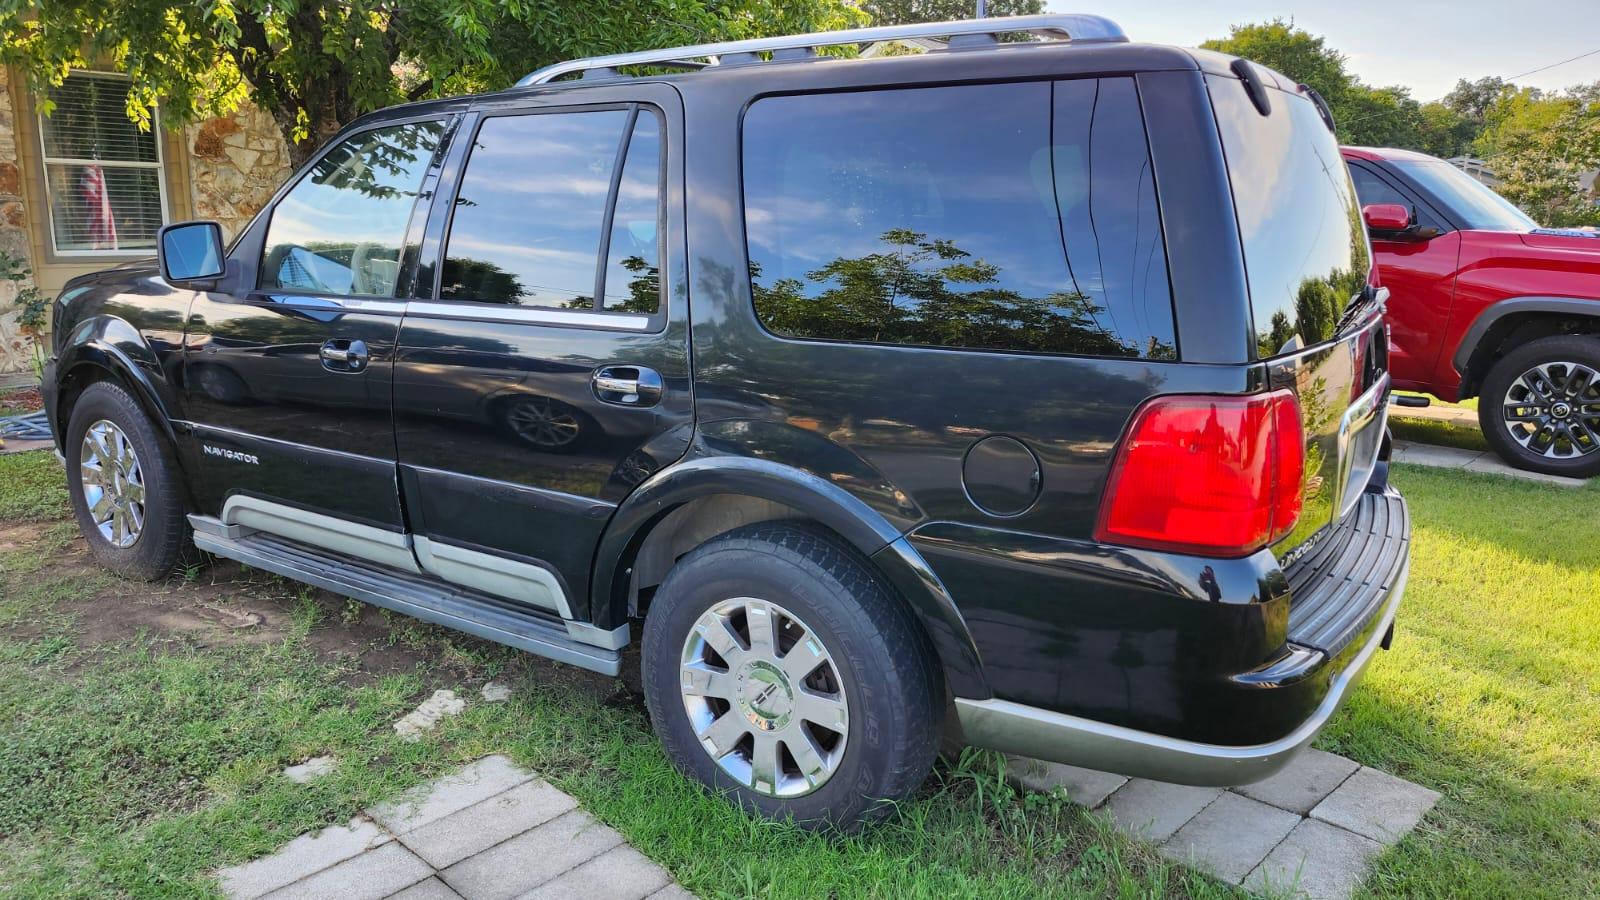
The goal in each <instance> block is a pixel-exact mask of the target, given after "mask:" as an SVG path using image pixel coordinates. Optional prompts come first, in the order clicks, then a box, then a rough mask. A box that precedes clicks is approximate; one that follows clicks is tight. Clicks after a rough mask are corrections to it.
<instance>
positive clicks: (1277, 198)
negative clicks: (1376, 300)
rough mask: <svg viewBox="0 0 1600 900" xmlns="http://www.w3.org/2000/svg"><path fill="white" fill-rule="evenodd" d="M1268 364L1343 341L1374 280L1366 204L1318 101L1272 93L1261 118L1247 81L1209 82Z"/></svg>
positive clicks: (1261, 349) (1217, 79)
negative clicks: (1343, 319)
mask: <svg viewBox="0 0 1600 900" xmlns="http://www.w3.org/2000/svg"><path fill="white" fill-rule="evenodd" d="M1206 80H1207V82H1208V84H1209V86H1210V89H1211V103H1212V106H1213V107H1214V108H1215V110H1216V114H1217V126H1218V128H1219V129H1220V130H1221V132H1222V149H1223V152H1224V154H1225V155H1226V156H1227V159H1228V176H1229V179H1230V180H1231V181H1232V182H1233V204H1234V208H1235V211H1236V213H1237V215H1238V218H1239V236H1240V238H1241V239H1242V240H1243V242H1244V263H1245V269H1246V273H1247V276H1248V280H1249V284H1250V305H1251V308H1252V310H1253V312H1254V315H1255V326H1256V344H1257V348H1258V351H1259V353H1260V355H1261V356H1262V357H1270V356H1277V355H1279V354H1280V353H1288V352H1293V351H1294V350H1296V349H1298V348H1301V347H1309V346H1312V345H1315V344H1320V343H1322V342H1323V341H1326V340H1328V339H1330V338H1332V337H1333V333H1334V329H1335V327H1336V326H1337V325H1338V322H1339V317H1340V316H1341V315H1342V314H1343V313H1344V310H1345V307H1347V306H1348V305H1349V304H1350V302H1351V301H1352V300H1353V299H1354V298H1355V297H1357V296H1358V295H1359V294H1360V293H1361V291H1362V289H1363V288H1364V287H1365V286H1366V283H1367V271H1368V269H1369V268H1370V265H1371V258H1370V256H1369V253H1368V249H1367V237H1366V228H1365V226H1364V225H1363V224H1362V221H1361V207H1360V206H1359V205H1358V204H1357V202H1356V194H1355V189H1354V188H1353V187H1352V186H1351V184H1350V175H1349V172H1348V171H1347V170H1346V168H1345V163H1344V159H1343V157H1341V156H1340V154H1339V145H1338V143H1337V142H1336V141H1335V140H1334V137H1333V134H1332V133H1331V132H1329V131H1328V129H1327V126H1325V125H1323V123H1322V118H1321V117H1320V116H1319V115H1317V109H1316V107H1315V106H1313V105H1312V104H1311V101H1310V100H1307V99H1305V98H1303V97H1297V96H1293V95H1290V94H1286V93H1284V92H1282V91H1277V90H1272V91H1270V93H1271V96H1272V114H1271V115H1268V116H1263V115H1261V114H1260V113H1258V112H1256V108H1255V106H1254V105H1252V104H1251V102H1250V98H1249V96H1248V95H1247V94H1246V93H1245V90H1244V88H1243V87H1242V86H1241V85H1240V83H1239V81H1238V80H1237V79H1233V78H1223V77H1217V76H1208V77H1207V79H1206Z"/></svg>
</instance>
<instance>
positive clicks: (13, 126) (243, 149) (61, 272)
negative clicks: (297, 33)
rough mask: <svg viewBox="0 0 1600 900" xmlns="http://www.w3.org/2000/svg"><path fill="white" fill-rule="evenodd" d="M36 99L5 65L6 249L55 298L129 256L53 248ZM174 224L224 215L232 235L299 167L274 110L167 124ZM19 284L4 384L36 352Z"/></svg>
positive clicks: (12, 292) (1, 225)
mask: <svg viewBox="0 0 1600 900" xmlns="http://www.w3.org/2000/svg"><path fill="white" fill-rule="evenodd" d="M34 117H35V112H34V109H33V101H32V98H31V97H29V96H28V94H27V91H26V88H25V85H24V84H23V83H22V82H21V81H20V79H19V78H18V76H17V75H16V73H14V72H12V71H11V70H10V69H9V68H8V67H5V66H0V249H3V250H4V251H5V252H7V253H9V254H11V256H12V257H13V258H17V259H21V260H22V261H23V262H24V263H25V264H26V265H27V266H28V268H29V269H31V270H32V272H33V281H34V282H35V283H37V285H38V287H39V289H40V290H41V291H43V292H44V293H45V294H46V295H47V296H49V297H54V296H55V295H56V294H57V293H59V292H60V291H61V288H62V286H63V285H65V284H66V282H67V281H68V280H69V279H71V278H73V277H74V276H77V275H80V274H83V273H86V272H93V271H96V270H98V269H104V268H108V267H110V266H114V265H117V264H119V263H125V262H127V261H128V260H127V257H125V256H124V257H115V256H113V257H107V258H104V259H99V258H95V257H84V256H73V257H71V258H61V257H56V256H53V255H52V254H51V252H50V251H49V248H50V246H51V243H50V236H49V233H48V231H49V227H50V226H49V216H48V212H47V207H46V205H45V200H44V177H43V172H42V167H41V163H40V160H39V148H38V142H39V136H38V128H37V125H36V124H35V118H34ZM161 157H162V162H163V166H162V168H163V176H164V177H165V180H166V197H167V208H166V210H165V214H166V220H167V221H168V222H180V221H183V220H185V219H196V218H198V219H215V220H216V221H217V222H219V223H221V225H222V231H223V235H224V237H225V238H227V239H231V238H232V237H233V236H234V235H235V234H237V233H238V231H239V230H240V229H241V228H243V227H244V226H245V225H246V224H247V223H248V222H249V221H250V217H251V216H253V215H255V214H256V212H258V211H259V210H260V209H261V208H262V207H263V206H265V205H266V204H267V201H268V200H270V199H271V198H272V194H273V192H274V191H276V190H277V189H278V186H279V185H281V184H282V183H283V182H284V181H285V180H287V179H288V177H289V174H290V168H289V153H288V148H287V147H286V146H285V144H284V142H283V138H282V136H281V135H280V134H279V133H278V129H277V126H276V125H275V124H274V122H273V120H272V117H271V116H270V115H268V114H266V113H264V112H262V111H260V110H259V109H256V108H255V107H253V106H249V105H247V106H245V107H244V108H242V109H240V110H239V111H237V112H235V113H234V114H233V115H229V116H224V117H222V118H218V119H211V120H208V121H205V122H199V123H195V124H191V125H187V126H185V127H183V128H181V129H177V130H174V131H166V132H164V133H163V135H162V140H161ZM15 296H16V285H15V284H14V283H12V282H8V281H0V382H3V381H5V380H9V379H7V378H6V375H7V374H10V373H17V372H26V371H28V369H29V368H30V366H31V360H32V349H31V347H30V345H29V343H28V341H27V339H26V338H24V337H23V336H22V334H21V333H20V332H19V331H18V330H17V324H16V320H17V313H16V310H14V309H13V308H12V307H13V303H14V299H15Z"/></svg>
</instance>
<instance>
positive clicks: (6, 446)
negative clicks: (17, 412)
mask: <svg viewBox="0 0 1600 900" xmlns="http://www.w3.org/2000/svg"><path fill="white" fill-rule="evenodd" d="M54 446H55V443H54V442H52V441H48V440H37V441H35V440H24V439H22V438H4V439H0V455H6V454H10V453H29V452H32V451H34V450H49V449H51V448H52V447H54Z"/></svg>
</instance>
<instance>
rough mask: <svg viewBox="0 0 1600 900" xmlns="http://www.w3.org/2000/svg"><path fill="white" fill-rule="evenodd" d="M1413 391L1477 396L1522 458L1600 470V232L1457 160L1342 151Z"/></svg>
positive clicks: (1488, 423) (1558, 468)
mask: <svg viewBox="0 0 1600 900" xmlns="http://www.w3.org/2000/svg"><path fill="white" fill-rule="evenodd" d="M1344 158H1345V161H1346V162H1347V163H1348V164H1349V166H1350V175H1351V177H1352V178H1353V179H1354V180H1355V186H1356V193H1357V195H1358V196H1359V198H1360V201H1361V204H1362V213H1363V216H1364V217H1365V218H1366V222H1367V229H1368V231H1369V233H1370V234H1371V236H1372V250H1373V253H1374V255H1375V257H1376V261H1377V264H1378V272H1379V277H1380V278H1381V279H1382V281H1383V284H1384V286H1386V287H1388V288H1389V291H1390V299H1389V323H1390V329H1391V334H1390V354H1391V355H1390V360H1389V365H1390V374H1391V377H1392V378H1393V379H1394V386H1395V387H1396V388H1399V389H1402V390H1411V391H1420V392H1423V393H1427V394H1432V395H1433V396H1435V397H1438V398H1440V399H1441V400H1452V401H1453V400H1462V399H1466V398H1468V397H1478V398H1480V400H1479V404H1478V422H1479V425H1480V426H1481V427H1482V428H1483V434H1484V437H1485V438H1486V439H1487V440H1488V442H1489V446H1491V447H1493V448H1494V449H1495V451H1496V452H1498V453H1499V454H1500V456H1502V457H1503V458H1504V459H1505V460H1506V461H1507V462H1509V463H1510V464H1511V465H1514V466H1517V467H1519V468H1523V469H1531V470H1533V471H1536V472H1548V473H1551V474H1556V475H1570V476H1575V477H1579V478H1587V477H1589V476H1593V475H1596V474H1600V232H1595V231H1589V230H1565V229H1554V228H1540V227H1539V226H1538V224H1537V223H1535V222H1534V221H1533V220H1532V219H1530V218H1528V216H1527V215H1526V214H1525V213H1523V212H1522V210H1520V209H1518V208H1517V207H1515V206H1513V205H1512V204H1511V203H1510V202H1509V201H1507V200H1506V199H1505V198H1503V197H1501V196H1500V195H1499V194H1496V193H1495V192H1494V191H1492V190H1490V189H1489V188H1488V187H1486V186H1484V185H1483V184H1481V183H1479V182H1478V181H1476V180H1474V179H1473V178H1472V177H1471V176H1469V175H1467V174H1466V173H1465V172H1462V171H1461V170H1460V169H1457V168H1456V167H1455V166H1452V165H1451V164H1449V163H1448V162H1445V161H1444V160H1442V159H1438V158H1436V157H1432V156H1427V155H1425V154H1422V153H1413V152H1411V151H1408V150H1391V149H1372V148H1367V147H1346V148H1344Z"/></svg>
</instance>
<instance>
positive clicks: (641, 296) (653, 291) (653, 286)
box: [606, 256, 661, 313]
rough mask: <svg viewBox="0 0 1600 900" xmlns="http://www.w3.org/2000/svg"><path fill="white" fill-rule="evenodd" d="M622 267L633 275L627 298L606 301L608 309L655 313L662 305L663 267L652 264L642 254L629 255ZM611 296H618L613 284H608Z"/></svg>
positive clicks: (629, 280)
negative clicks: (614, 301) (613, 290)
mask: <svg viewBox="0 0 1600 900" xmlns="http://www.w3.org/2000/svg"><path fill="white" fill-rule="evenodd" d="M622 268H624V269H626V270H627V271H628V274H629V275H630V276H632V277H630V278H629V279H628V294H627V299H626V300H623V301H622V302H621V303H613V302H610V301H609V300H608V301H607V302H606V309H608V310H616V311H618V312H631V313H654V312H655V311H656V310H657V309H659V308H660V306H661V269H660V268H658V267H656V266H652V265H650V263H649V261H647V260H646V259H645V258H644V257H642V256H628V257H624V258H623V260H622ZM606 289H607V292H608V294H609V296H613V297H614V296H616V293H615V292H611V285H610V284H607V285H606Z"/></svg>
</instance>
